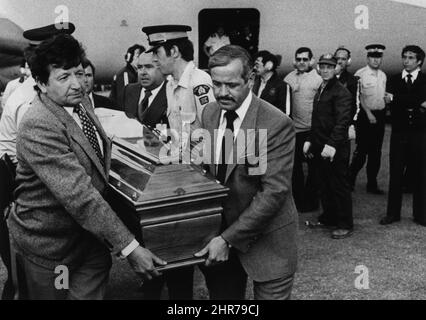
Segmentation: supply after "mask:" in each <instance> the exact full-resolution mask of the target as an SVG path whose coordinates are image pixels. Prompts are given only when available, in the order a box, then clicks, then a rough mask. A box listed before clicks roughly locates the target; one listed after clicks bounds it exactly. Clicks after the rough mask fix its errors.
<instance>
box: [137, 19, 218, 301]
mask: <svg viewBox="0 0 426 320" xmlns="http://www.w3.org/2000/svg"><path fill="white" fill-rule="evenodd" d="M142 31H143V32H145V33H146V34H147V36H148V41H149V44H150V46H152V48H150V49H149V50H148V51H147V52H151V51H152V52H153V53H154V60H153V61H154V63H156V64H157V65H158V67H159V69H160V71H161V73H163V74H164V75H170V77H169V79H168V82H167V85H166V94H167V118H168V120H169V125H170V128H171V129H172V131H174V132H175V133H177V135H178V138H179V139H181V141H182V147H183V148H184V149H186V147H187V146H189V143H188V141H189V138H190V134H191V132H192V131H193V130H195V129H198V128H201V114H202V112H203V109H204V107H205V106H206V105H207V104H208V103H209V102H211V101H214V96H213V85H212V80H211V78H210V76H209V75H208V74H207V73H206V72H204V71H202V70H199V69H198V68H197V67H195V64H194V62H193V60H194V46H193V44H192V42H191V41H190V40H189V39H188V33H187V32H188V31H191V27H189V26H185V25H159V26H148V27H144V28H142ZM193 273H194V268H193V267H185V268H180V269H177V270H171V271H168V272H167V274H165V277H163V278H160V279H156V282H157V283H149V284H147V287H148V288H147V292H146V296H147V297H148V298H150V297H154V296H155V294H153V292H154V293H155V291H157V292H158V288H161V285H162V282H164V280H167V283H168V286H169V298H171V299H186V300H188V299H192V287H193ZM170 288H172V289H173V288H177V290H172V291H171V290H170ZM160 291H161V290H160ZM173 291H174V292H173ZM157 296H158V294H157Z"/></svg>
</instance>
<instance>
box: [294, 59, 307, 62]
mask: <svg viewBox="0 0 426 320" xmlns="http://www.w3.org/2000/svg"><path fill="white" fill-rule="evenodd" d="M296 61H297V62H301V61H303V62H308V61H309V58H296Z"/></svg>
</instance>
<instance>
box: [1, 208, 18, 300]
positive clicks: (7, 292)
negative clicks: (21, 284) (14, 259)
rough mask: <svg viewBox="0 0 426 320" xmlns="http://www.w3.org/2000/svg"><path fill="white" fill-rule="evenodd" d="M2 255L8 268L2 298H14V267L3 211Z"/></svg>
mask: <svg viewBox="0 0 426 320" xmlns="http://www.w3.org/2000/svg"><path fill="white" fill-rule="evenodd" d="M0 256H1V259H2V260H3V263H4V265H5V267H6V269H7V279H6V282H5V284H4V287H3V293H2V296H1V298H2V300H12V299H13V296H14V294H15V290H14V288H13V281H12V267H11V261H10V241H9V231H8V228H7V223H6V219H4V218H3V212H1V214H0Z"/></svg>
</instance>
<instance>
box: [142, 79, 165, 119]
mask: <svg viewBox="0 0 426 320" xmlns="http://www.w3.org/2000/svg"><path fill="white" fill-rule="evenodd" d="M166 84H167V81H165V82H164V83H163V85H162V86H161V88H160V91H158V93H157V95H156V96H155V98H154V100H153V101H152V102H151V104H150V105H149V106H148V108H147V109H146V110H145V111H144V112H143V114H142V116H141V119H140V120H143V123H146V124H148V125H149V126H151V127H155V125H156V124H157V123H159V122H160V120H161V117H162V116H163V114H164V113H165V112H166V111H167V94H166ZM141 122H142V121H141Z"/></svg>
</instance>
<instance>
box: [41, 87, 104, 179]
mask: <svg viewBox="0 0 426 320" xmlns="http://www.w3.org/2000/svg"><path fill="white" fill-rule="evenodd" d="M41 100H42V102H43V103H44V105H45V106H46V108H47V109H49V111H50V112H52V113H53V114H54V115H55V116H56V118H57V119H58V120H59V121H61V122H62V123H63V125H64V126H65V127H66V129H67V131H68V133H69V134H70V136H71V138H72V139H73V140H74V141H75V142H76V143H78V144H79V145H80V146H81V148H82V149H83V150H84V152H85V153H86V155H87V156H88V157H89V158H90V160H92V162H93V164H94V165H95V167H96V168H97V169H98V171H99V173H100V174H101V176H102V177H103V178H104V180H105V181H106V182H108V178H107V175H106V172H107V171H106V169H107V168H106V166H105V168H104V167H103V166H102V164H101V162H100V161H99V158H98V156H97V155H96V152H95V150H94V149H93V147H92V145H91V144H90V142H89V140H88V139H87V138H86V136H85V135H84V133H83V130H81V128H80V127H79V126H78V124H77V122H75V120H74V119H73V118H72V117H71V116H70V115H69V113H68V112H67V111H66V110H65V109H64V108H63V107H61V106H59V105H57V104H56V103H54V102H53V101H52V100H50V99H49V98H47V97H46V96H43V95H42V97H41ZM87 103H88V98H87V97H85V98H84V99H83V102H82V104H83V107H84V108H85V110H86V111H87V113H88V114H89V117H91V119H92V120H93V122H94V123H95V126H96V127H97V129H98V128H99V127H100V128H99V129H100V130H99V131H98V132H99V135H100V136H101V138H102V140H103V141H104V157H107V156H108V153H109V154H110V152H111V146H110V145H108V146H107V147H106V148H105V145H106V144H108V143H105V141H106V140H109V139H108V138H107V137H106V135H105V132H104V131H103V129H102V126H101V125H100V123H99V121H98V120H97V119H96V120H95V118H96V117H95V116H94V113H93V112H92V111H89V110H90V108H88V107H87V105H88V104H87ZM96 123H97V124H96ZM105 138H106V139H105ZM108 159H109V158H108ZM107 162H109V161H107ZM107 162H105V163H107ZM108 166H109V164H108Z"/></svg>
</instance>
